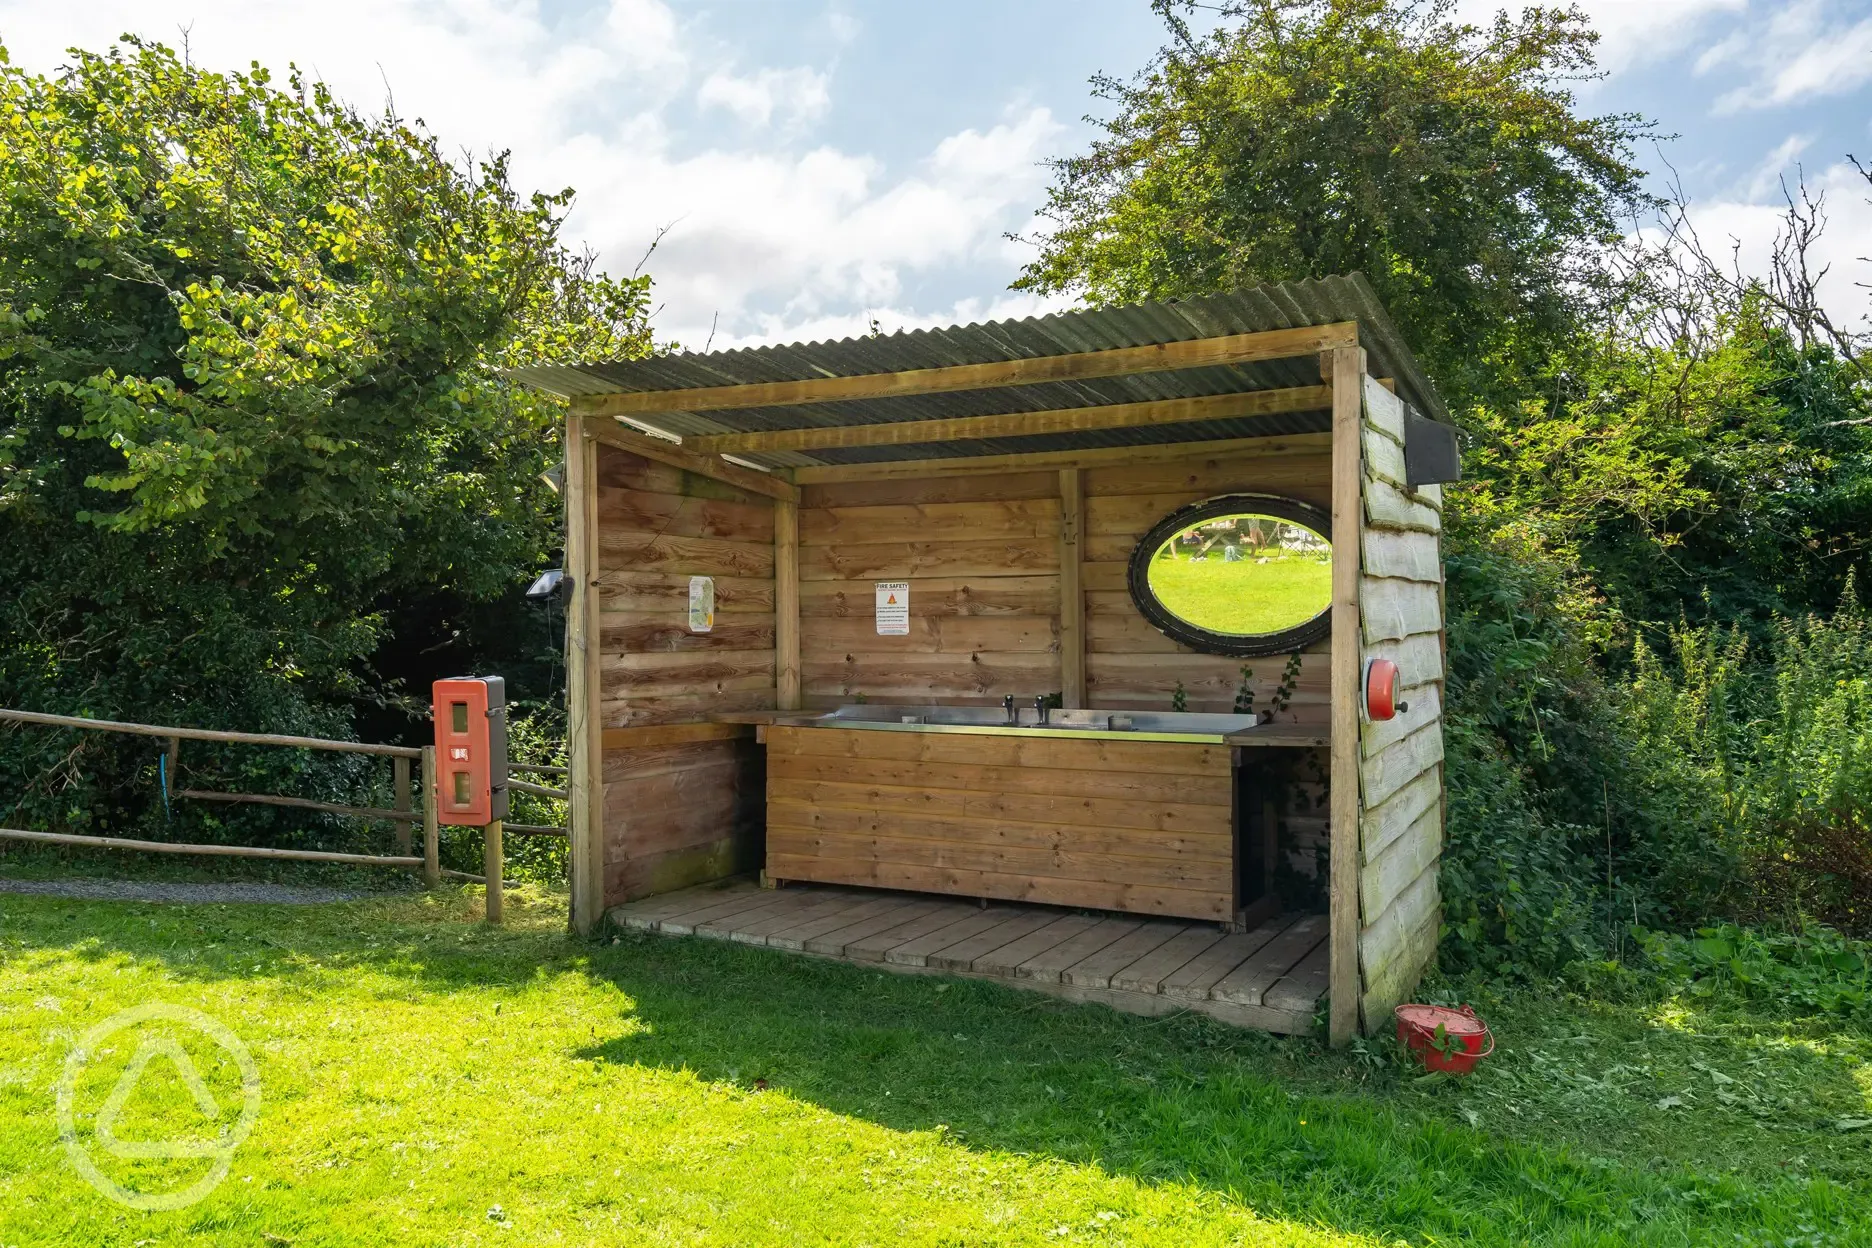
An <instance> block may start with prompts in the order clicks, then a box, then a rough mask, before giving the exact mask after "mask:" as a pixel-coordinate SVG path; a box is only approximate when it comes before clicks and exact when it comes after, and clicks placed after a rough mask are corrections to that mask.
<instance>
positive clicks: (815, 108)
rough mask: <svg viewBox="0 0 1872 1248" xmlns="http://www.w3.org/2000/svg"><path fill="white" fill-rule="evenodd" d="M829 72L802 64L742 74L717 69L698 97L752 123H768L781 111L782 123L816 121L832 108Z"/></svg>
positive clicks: (756, 124) (698, 93) (760, 124)
mask: <svg viewBox="0 0 1872 1248" xmlns="http://www.w3.org/2000/svg"><path fill="white" fill-rule="evenodd" d="M826 81H827V75H825V74H822V73H819V72H817V71H815V70H811V69H807V68H805V67H803V66H802V67H799V68H795V69H763V70H759V71H757V72H755V73H753V74H749V75H746V76H740V75H736V74H733V73H730V72H729V71H727V70H723V69H718V70H716V71H715V72H714V73H712V74H710V75H709V76H708V77H707V78H706V79H704V80H703V83H702V88H701V90H699V91H697V92H696V100H697V101H698V102H699V103H701V104H702V105H704V106H713V107H716V108H722V109H726V110H727V111H728V112H731V113H733V114H734V115H735V116H736V117H739V118H740V119H741V120H742V121H744V122H747V123H748V124H749V125H754V126H765V125H767V124H769V123H770V122H772V121H773V119H774V114H775V113H778V114H780V118H781V120H782V121H783V122H806V121H817V120H818V119H819V118H821V117H823V116H824V115H825V112H826V109H828V108H829V107H831V104H832V95H831V93H830V92H829V91H827V89H826Z"/></svg>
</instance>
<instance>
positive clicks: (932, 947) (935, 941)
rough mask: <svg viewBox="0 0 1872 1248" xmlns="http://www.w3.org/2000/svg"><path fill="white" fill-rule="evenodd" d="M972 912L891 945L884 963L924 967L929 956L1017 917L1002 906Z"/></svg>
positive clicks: (1013, 911) (1015, 912)
mask: <svg viewBox="0 0 1872 1248" xmlns="http://www.w3.org/2000/svg"><path fill="white" fill-rule="evenodd" d="M971 909H973V913H968V914H958V915H956V916H955V917H954V918H953V919H951V920H950V921H949V922H948V923H947V924H945V925H944V926H942V927H935V928H931V929H930V930H929V931H926V932H920V933H918V934H917V935H915V936H912V937H911V938H910V939H908V940H905V941H900V942H899V943H897V944H895V945H892V946H891V947H890V948H889V949H886V950H885V951H884V960H885V961H886V962H889V963H890V964H892V965H893V966H927V965H928V964H929V955H930V954H932V953H935V952H936V951H937V950H939V949H947V948H948V947H949V946H950V945H953V944H955V943H957V942H958V941H963V940H967V939H968V938H969V937H971V936H973V935H975V934H976V933H977V932H985V931H987V930H988V929H989V928H991V927H999V926H1000V925H1001V924H1003V923H1005V922H1007V921H1008V920H1009V919H1011V918H1013V917H1014V916H1015V915H1016V914H1018V913H1019V911H1017V910H1010V909H1006V908H1004V907H1001V906H992V907H990V908H989V909H986V910H981V909H974V908H972V907H971Z"/></svg>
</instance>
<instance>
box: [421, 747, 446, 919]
mask: <svg viewBox="0 0 1872 1248" xmlns="http://www.w3.org/2000/svg"><path fill="white" fill-rule="evenodd" d="M422 795H423V883H424V884H426V885H427V886H428V887H430V888H434V887H435V886H436V885H437V884H440V883H441V882H442V822H441V820H440V819H438V818H437V816H436V752H435V746H433V745H425V746H423V752H422Z"/></svg>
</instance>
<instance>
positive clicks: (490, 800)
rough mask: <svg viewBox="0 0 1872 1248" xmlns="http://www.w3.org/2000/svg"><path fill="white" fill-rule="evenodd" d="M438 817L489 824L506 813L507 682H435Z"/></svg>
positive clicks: (444, 820)
mask: <svg viewBox="0 0 1872 1248" xmlns="http://www.w3.org/2000/svg"><path fill="white" fill-rule="evenodd" d="M431 712H432V714H433V715H434V717H435V746H436V818H437V820H438V821H440V822H442V823H455V824H466V825H468V826H471V827H477V828H478V827H484V826H486V825H487V824H490V823H492V822H494V821H495V820H496V819H505V818H506V817H507V682H506V681H505V680H503V679H502V678H501V677H499V676H451V677H450V678H449V679H447V680H438V681H436V682H435V692H434V701H433V702H432V703H431Z"/></svg>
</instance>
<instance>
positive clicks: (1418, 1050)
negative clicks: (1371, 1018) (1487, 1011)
mask: <svg viewBox="0 0 1872 1248" xmlns="http://www.w3.org/2000/svg"><path fill="white" fill-rule="evenodd" d="M1392 1013H1394V1014H1396V1015H1397V1038H1398V1043H1399V1044H1401V1045H1403V1046H1404V1047H1405V1048H1407V1049H1409V1050H1410V1051H1411V1052H1413V1053H1415V1054H1416V1055H1417V1056H1418V1058H1419V1059H1420V1060H1421V1061H1422V1062H1423V1064H1424V1069H1425V1070H1431V1071H1436V1070H1443V1071H1448V1072H1449V1073H1450V1074H1452V1075H1466V1074H1468V1073H1469V1072H1470V1071H1472V1070H1474V1069H1475V1065H1476V1063H1477V1062H1479V1061H1481V1060H1482V1059H1483V1058H1485V1057H1487V1056H1488V1055H1489V1054H1491V1053H1493V1052H1494V1051H1495V1037H1494V1036H1493V1035H1491V1034H1490V1033H1489V1029H1488V1024H1487V1023H1485V1022H1483V1021H1482V1020H1481V1019H1479V1018H1477V1017H1476V1016H1475V1011H1474V1010H1472V1009H1470V1008H1469V1007H1468V1006H1466V1005H1465V1006H1462V1007H1460V1008H1452V1007H1450V1006H1447V1005H1400V1006H1398V1007H1397V1009H1395V1010H1393V1011H1392ZM1438 1027H1441V1028H1442V1029H1443V1037H1444V1038H1443V1042H1442V1044H1440V1045H1439V1044H1438V1043H1437V1028H1438ZM1484 1042H1486V1043H1487V1046H1488V1047H1487V1048H1484V1047H1483V1044H1484Z"/></svg>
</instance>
